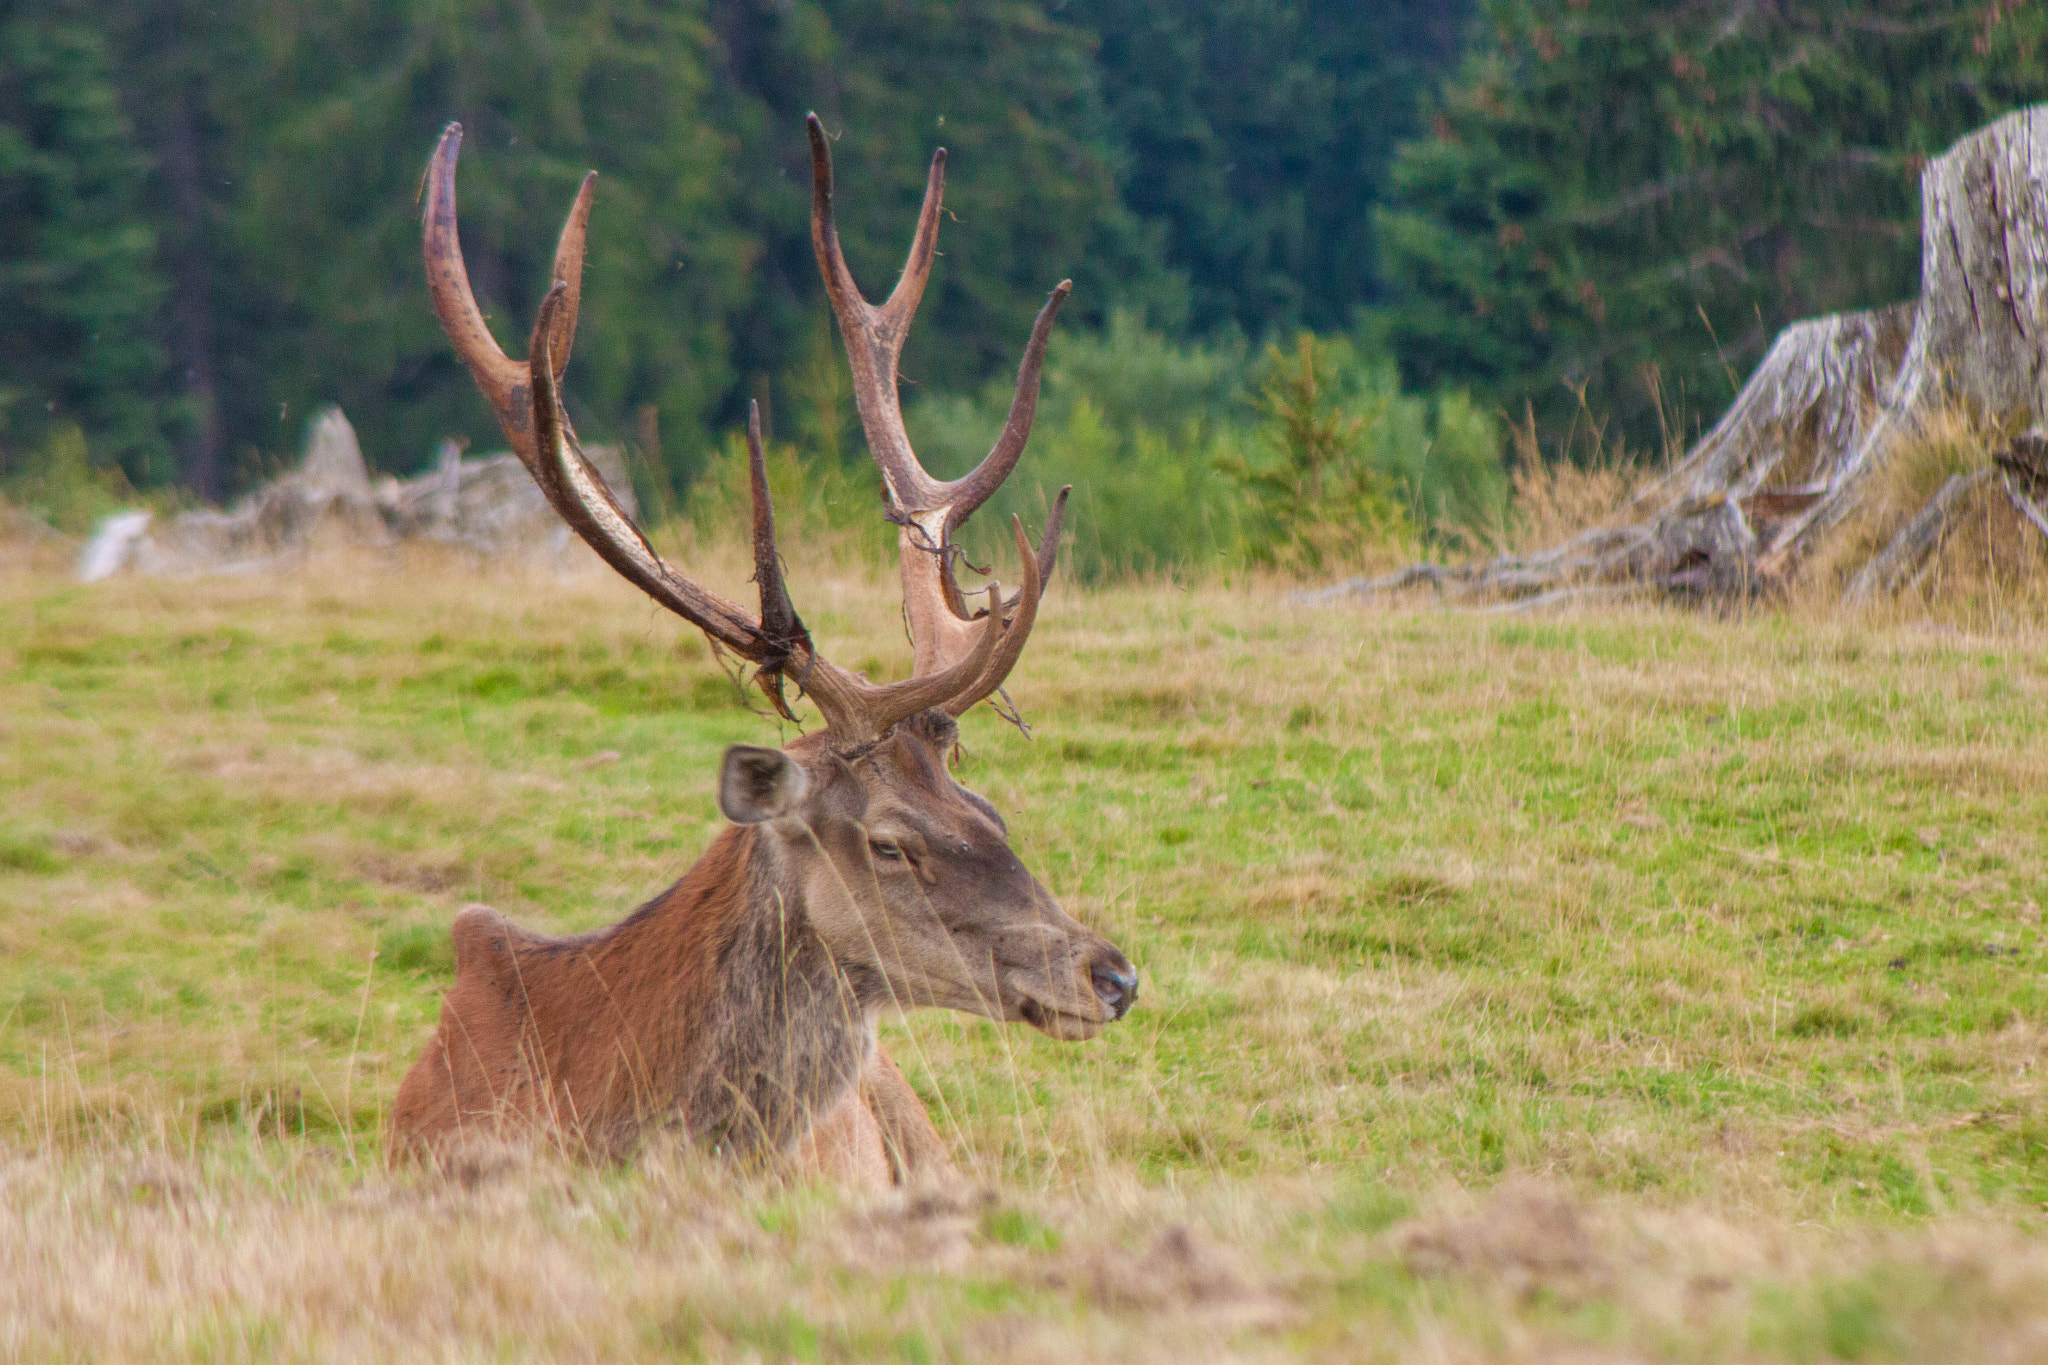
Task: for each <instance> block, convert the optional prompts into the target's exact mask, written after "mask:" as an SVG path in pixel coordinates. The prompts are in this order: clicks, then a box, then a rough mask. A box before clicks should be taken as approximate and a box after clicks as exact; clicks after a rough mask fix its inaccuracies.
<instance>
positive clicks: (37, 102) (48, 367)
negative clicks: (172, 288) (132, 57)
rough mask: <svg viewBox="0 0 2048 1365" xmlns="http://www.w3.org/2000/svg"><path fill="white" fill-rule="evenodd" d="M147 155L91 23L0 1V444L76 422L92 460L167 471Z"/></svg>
mask: <svg viewBox="0 0 2048 1365" xmlns="http://www.w3.org/2000/svg"><path fill="white" fill-rule="evenodd" d="M146 164H147V163H146V162H145V160H144V158H143V156H142V154H141V153H140V151H139V150H138V149H137V147H136V145H135V141H134V138H133V136H132V134H131V131H130V127H129V124H128V121H127V119H126V118H125V117H124V116H123V113H122V111H121V108H120V104H119V102H118V100H117V98H116V95H115V91H114V87H113V85H112V83H111V81H110V80H109V76H108V70H107V63H106V59H105V54H104V52H103V51H102V49H101V46H100V43H99V41H98V39H97V37H96V35H95V34H94V33H93V32H92V31H91V30H90V29H89V28H86V27H84V26H82V25H78V24H67V23H62V22H49V21H48V20H47V19H46V18H44V17H37V18H30V17H28V16H27V15H26V14H23V13H20V12H18V10H17V9H16V7H14V6H6V7H5V8H0V316H4V317H5V318H6V325H5V326H4V327H0V452H5V451H6V450H8V449H9V448H12V449H14V450H16V451H21V450H26V449H32V448H35V447H37V446H38V445H40V444H41V442H43V441H44V440H45V439H47V438H48V437H49V435H50V433H51V430H52V428H53V427H54V426H55V425H56V424H58V423H72V424H75V425H77V426H79V427H82V428H83V429H84V430H85V431H86V433H87V434H88V437H89V438H90V448H91V451H92V454H93V458H94V460H95V461H96V462H98V463H100V464H103V465H104V464H108V463H112V462H119V463H120V464H121V465H122V467H123V468H124V469H125V470H126V472H127V474H128V475H129V477H131V478H133V479H135V480H136V481H137V482H144V481H150V480H156V479H161V478H163V477H164V475H165V474H166V473H167V472H168V467H167V456H168V447H167V445H166V442H165V437H164V418H165V411H164V408H163V406H162V403H161V401H160V400H161V396H162V380H163V368H164V367H163V356H162V352H161V350H160V349H159V347H158V344H157V336H156V331H155V327H156V310H157V307H158V303H159V301H160V299H161V298H162V295H163V285H162V281H161V279H160V278H159V277H158V275H157V274H156V271H155V268H154V262H153V259H152V257H153V251H154V245H155V243H154V239H153V237H152V234H151V232H150V229H149V227H148V225H147V221H146V219H145V218H144V216H143V212H142V194H143V179H144V174H145V169H146ZM7 458H8V457H7V455H6V454H5V453H0V461H5V460H7ZM0 472H5V470H4V468H0Z"/></svg>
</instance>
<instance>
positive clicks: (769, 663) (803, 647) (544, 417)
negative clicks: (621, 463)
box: [423, 123, 1042, 745]
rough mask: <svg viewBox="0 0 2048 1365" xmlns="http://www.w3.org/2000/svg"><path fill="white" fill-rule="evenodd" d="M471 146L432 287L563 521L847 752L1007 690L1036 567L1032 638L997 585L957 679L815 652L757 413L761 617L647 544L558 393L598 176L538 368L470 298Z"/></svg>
mask: <svg viewBox="0 0 2048 1365" xmlns="http://www.w3.org/2000/svg"><path fill="white" fill-rule="evenodd" d="M461 145H462V125H461V124H458V123H451V124H449V125H448V128H447V131H445V132H444V133H442V135H441V142H440V145H439V146H438V147H436V148H435V151H434V159H433V162H432V163H431V164H430V165H429V167H428V170H427V176H428V187H427V208H426V225H425V232H424V237H423V252H424V255H425V258H426V265H427V282H428V288H429V290H430V291H431V293H432V295H433V299H434V309H435V311H436V312H437V313H439V314H440V317H441V325H442V328H443V329H444V330H445V331H446V332H447V333H448V339H449V340H450V341H451V342H453V343H454V346H455V350H456V353H457V354H458V355H460V356H461V357H462V360H463V363H465V364H466V365H468V366H469V371H470V373H471V374H472V375H474V376H475V377H476V381H477V387H479V388H480V389H482V390H483V393H484V396H485V397H486V398H487V399H489V400H490V404H491V407H492V410H493V411H494V412H495V413H496V414H497V417H498V425H499V426H501V427H503V428H504V431H505V435H506V437H507V439H509V440H510V441H511V442H512V448H513V450H514V452H515V453H517V454H518V456H519V458H520V460H521V462H522V463H524V464H525V465H526V468H527V470H528V472H529V473H531V474H532V475H533V479H534V482H535V483H536V484H537V485H538V486H539V487H540V490H541V493H542V494H543V495H544V496H545V497H546V498H547V500H548V503H549V504H550V505H551V506H552V507H554V509H555V510H556V511H557V512H558V513H560V514H561V517H562V520H563V521H565V522H567V523H568V524H569V526H570V528H571V529H573V530H574V531H575V532H576V534H577V535H579V536H581V537H582V538H583V539H584V541H585V542H587V543H588V544H589V546H590V548H591V549H593V550H595V551H596V552H597V553H598V555H599V556H600V557H601V558H603V559H604V561H605V562H606V563H607V564H609V565H611V566H612V567H613V568H614V569H616V570H617V571H618V572H619V574H620V575H621V576H622V577H624V578H625V579H626V580H627V581H628V582H630V583H632V584H633V585H634V586H635V587H637V588H639V589H640V590H641V591H642V592H644V593H646V594H647V595H648V596H649V597H652V598H653V599H654V600H655V601H657V602H659V603H660V604H661V605H662V606H664V607H667V608H668V609H669V610H670V611H672V612H674V613H676V615H678V616H680V617H682V618H683V619H684V620H686V621H688V622H689V623H690V624H691V625H694V626H696V627H697V628H698V629H699V630H701V631H703V632H704V633H705V634H706V635H707V636H709V637H710V638H711V640H712V642H713V643H714V644H717V645H722V646H724V647H725V648H727V649H730V650H731V651H732V652H733V653H735V654H737V655H739V656H740V657H741V658H743V659H746V660H748V661H749V662H751V663H753V664H754V665H755V667H756V669H757V670H758V672H757V677H758V678H759V680H760V681H761V685H762V687H763V690H765V691H766V692H767V693H768V696H769V698H770V699H771V700H772V701H774V703H775V704H776V706H777V708H778V709H780V710H782V712H783V714H784V715H788V714H789V712H788V709H787V707H786V705H785V703H784V701H783V698H782V680H783V679H784V678H788V679H791V680H793V681H794V682H796V684H797V685H798V686H799V687H800V688H802V689H803V691H804V692H805V693H806V694H808V695H809V696H810V698H811V700H812V701H813V702H815V703H816V705H817V707H818V710H819V711H820V712H821V713H823V715H824V717H825V722H826V726H827V728H828V729H829V730H830V731H831V732H832V734H833V735H834V737H835V738H836V739H837V740H839V741H840V742H841V743H842V744H846V745H858V744H862V743H865V742H867V741H870V740H873V739H876V738H879V737H880V736H881V735H883V734H885V733H886V732H887V731H888V729H889V727H891V726H892V725H894V724H896V722H897V721H899V720H902V719H904V718H905V717H907V716H911V715H915V714H916V713H917V712H919V711H923V710H926V709H927V708H930V707H935V706H944V707H947V708H949V709H951V708H953V707H954V706H955V705H958V706H959V710H955V711H953V714H955V715H957V714H959V711H962V710H965V709H966V707H967V706H969V705H972V704H973V701H978V700H980V698H981V697H983V696H986V695H988V693H989V692H990V691H993V690H994V688H995V687H996V686H998V685H1000V683H1001V681H1002V678H1001V674H1002V673H1006V672H1007V671H1008V669H1009V667H1010V665H1011V664H1014V663H1015V662H1016V656H1017V654H1018V653H1020V652H1021V651H1022V649H1023V637H1024V636H1025V635H1027V634H1028V633H1029V630H1030V622H1031V619H1032V617H1033V616H1035V614H1036V612H1037V605H1038V596H1039V585H1040V582H1041V580H1042V575H1039V574H1036V573H1033V572H1032V569H1033V568H1035V567H1036V565H1035V564H1032V565H1029V566H1027V568H1026V571H1025V585H1024V591H1023V592H1022V593H1020V594H1019V596H1018V599H1017V602H1016V605H1015V607H1014V619H1015V621H1016V623H1017V625H1020V626H1022V629H1021V630H1019V629H1017V628H1016V626H1012V628H1011V629H1009V630H1007V631H1006V630H1005V629H1004V617H1005V615H1006V612H1005V611H1004V610H998V609H996V608H997V607H998V606H1000V605H1003V604H1002V597H1001V593H1000V589H999V588H998V587H997V586H996V585H994V584H991V585H990V586H989V603H990V609H989V610H988V611H987V613H986V618H987V619H986V623H985V624H984V625H983V626H982V628H981V629H980V630H979V631H978V632H976V633H975V638H974V639H973V641H972V642H971V646H970V648H969V649H968V650H966V651H965V653H964V655H963V657H961V658H959V659H957V660H956V661H954V662H953V663H952V664H951V665H950V666H948V667H946V668H943V669H940V670H938V671H936V672H927V671H922V670H920V671H918V672H917V673H914V674H913V676H912V677H910V678H909V679H907V680H905V681H903V682H899V683H890V684H887V685H883V686H877V685H875V684H872V683H870V682H868V681H867V680H866V679H865V678H862V677H860V676H859V675H858V674H854V673H849V672H847V671H846V670H845V669H842V668H840V667H838V666H837V665H836V664H834V663H832V662H831V661H830V660H829V659H826V658H825V657H824V656H823V655H821V654H820V653H818V650H817V647H816V645H814V644H813V643H812V641H811V637H810V633H809V632H808V631H807V630H805V629H804V625H803V621H802V620H801V619H800V618H799V617H798V616H797V614H796V608H795V606H794V605H793V604H792V603H791V602H790V599H789V593H788V589H787V587H786V586H785V584H784V582H783V578H782V566H781V559H780V556H779V555H778V554H777V552H776V548H775V512H774V508H773V506H772V505H771V504H770V502H769V498H768V479H767V471H766V466H765V463H764V460H763V456H762V450H761V423H760V413H759V410H758V408H756V409H753V410H751V411H750V412H749V414H748V418H749V420H748V424H747V454H748V461H749V476H750V478H749V487H750V492H751V497H752V501H753V543H754V581H755V583H756V585H757V586H758V588H759V590H760V594H761V610H760V613H759V614H758V615H756V614H754V613H752V612H749V611H747V610H746V609H745V608H744V607H741V606H738V605H736V604H734V603H732V602H728V601H726V600H725V599H724V598H722V597H720V596H719V595H718V594H716V593H714V592H711V591H709V590H708V589H706V588H704V587H701V586H700V585H698V584H697V583H696V582H694V581H693V580H691V579H689V578H687V577H685V576H684V575H682V574H679V573H677V572H676V571H675V570H674V569H671V568H670V567H669V566H668V565H667V564H666V563H665V562H664V561H663V560H662V558H661V556H660V555H658V554H656V553H655V551H654V547H653V546H652V545H650V544H649V543H648V541H647V537H646V536H644V535H642V534H641V532H640V528H639V527H637V526H635V525H634V524H633V520H632V518H630V517H628V516H627V515H626V513H625V511H624V510H623V509H621V508H620V506H619V504H618V501H617V499H615V498H614V497H613V496H612V493H611V490H610V489H609V488H608V487H606V485H605V481H604V478H603V476H602V475H600V474H599V473H598V472H597V470H596V469H595V468H593V467H592V465H591V464H590V462H589V461H588V460H587V459H585V458H584V456H583V450H582V447H581V445H580V444H579V443H578V442H577V440H576V434H575V432H574V431H573V430H572V429H571V427H570V425H569V420H568V416H567V414H565V413H564V412H563V411H562V404H561V397H560V391H559V390H560V382H561V376H562V370H563V367H564V366H565V365H566V364H567V362H568V353H569V347H570V345H571V343H572V342H573V340H574V336H575V330H576V309H577V301H578V294H579V291H580V288H581V282H580V279H579V276H580V273H581V270H582V266H583V243H584V233H585V229H586V226H587V224H588V222H589V216H590V202H591V195H592V191H593V186H594V183H595V181H596V173H595V172H593V173H592V174H591V175H589V176H586V177H585V178H584V181H583V188H582V190H581V191H580V192H579V193H578V194H577V196H576V203H575V206H574V207H573V208H572V209H571V210H570V212H569V220H568V222H567V224H566V225H564V227H563V229H562V237H561V244H560V245H559V246H558V247H557V249H556V253H555V282H554V286H553V287H552V288H551V289H549V290H548V294H547V298H546V299H545V300H543V301H542V303H541V307H540V315H539V317H538V318H537V319H536V320H535V322H534V327H533V337H532V341H531V342H530V344H529V350H528V357H527V360H526V362H525V363H524V364H521V363H519V362H517V361H514V360H512V359H510V358H509V357H507V356H506V355H505V353H504V351H503V350H501V349H500V348H499V346H498V344H497V342H496V341H495V340H493V339H492V337H491V334H490V331H489V329H488V328H486V327H485V326H484V322H483V314H482V313H481V311H479V310H478V308H477V305H476V298H475V296H474V295H473V294H472V293H471V291H470V287H469V274H468V272H467V271H466V270H465V269H464V268H463V263H462V245H461V241H460V239H459V237H458V236H457V233H456V227H455V162H456V157H457V154H458V152H459V151H460V148H461ZM1017 539H1018V543H1019V545H1020V546H1021V545H1024V544H1025V541H1024V533H1023V528H1022V527H1021V526H1019V527H1018V528H1017ZM1006 660H1007V662H1006ZM992 675H993V676H994V681H992V682H991V681H990V678H991V676H992ZM969 697H971V698H972V700H969V701H966V702H965V703H964V704H962V699H963V698H969Z"/></svg>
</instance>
